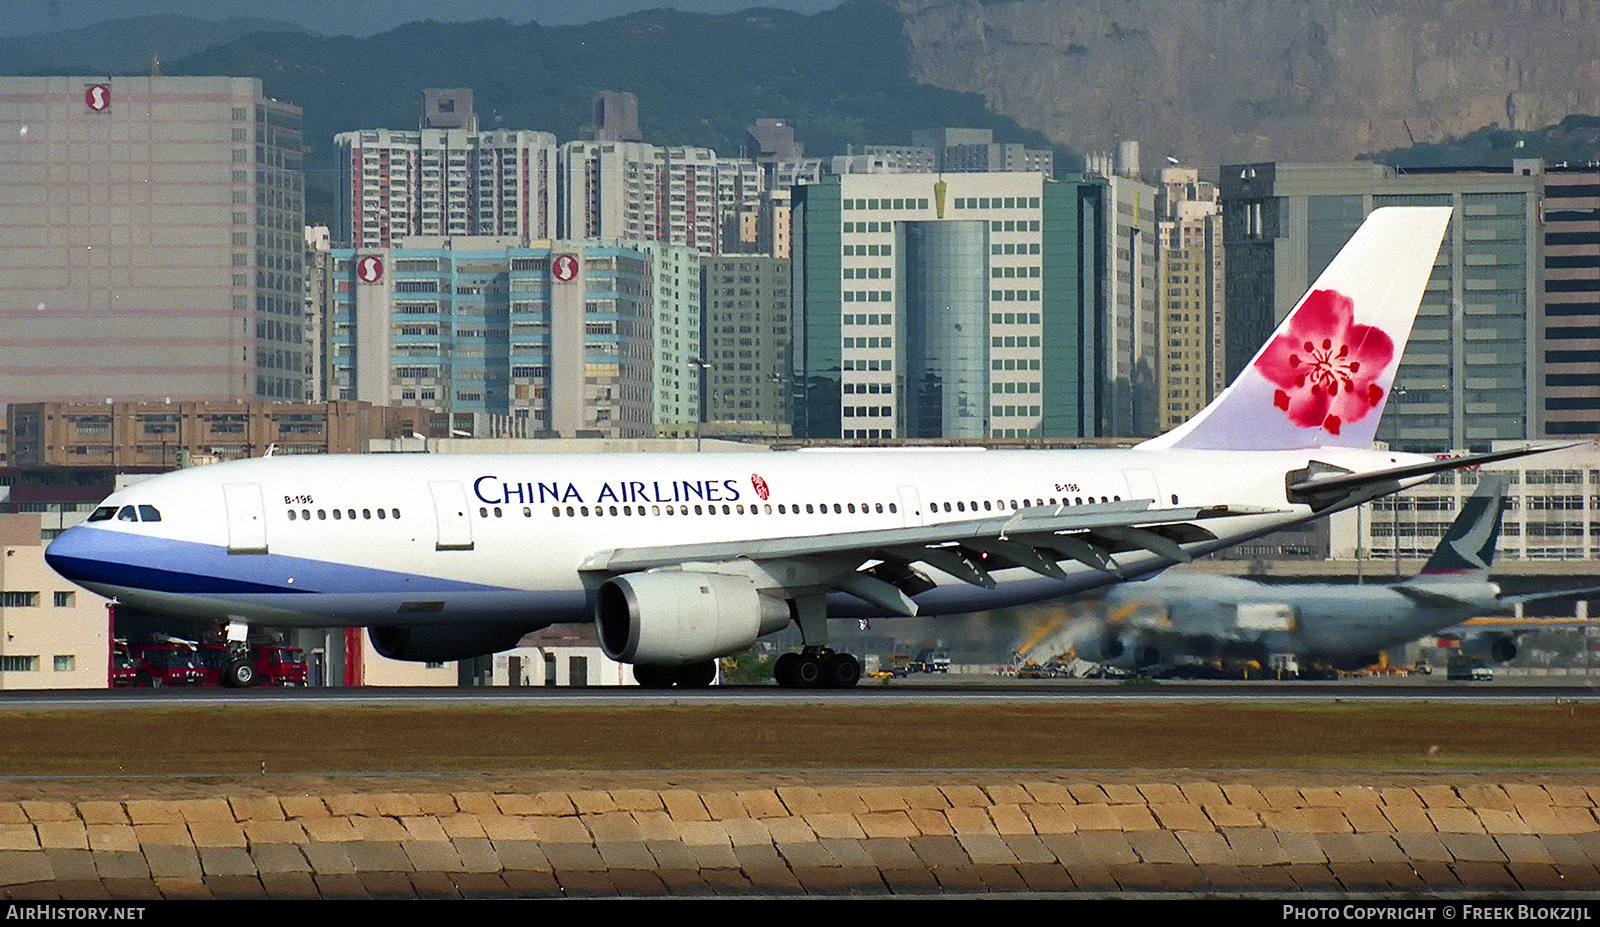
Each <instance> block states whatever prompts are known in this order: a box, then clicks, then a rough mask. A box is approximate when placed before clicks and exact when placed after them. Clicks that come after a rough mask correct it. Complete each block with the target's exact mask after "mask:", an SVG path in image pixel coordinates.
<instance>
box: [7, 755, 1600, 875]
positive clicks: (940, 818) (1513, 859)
mask: <svg viewBox="0 0 1600 927" xmlns="http://www.w3.org/2000/svg"><path fill="white" fill-rule="evenodd" d="M563 782H564V783H565V784H564V786H563V785H562V784H561V783H563ZM13 791H14V792H15V793H16V794H15V796H8V797H6V798H4V799H0V897H4V898H10V899H51V898H64V899H74V900H87V899H122V900H135V899H170V898H213V897H214V898H252V897H261V898H318V897H320V898H367V897H502V896H519V897H530V896H532V897H538V896H563V895H565V896H663V895H724V894H727V895H739V894H757V895H780V896H801V895H840V894H870V895H887V894H895V895H900V894H904V895H938V894H957V893H959V894H968V893H974V892H980V893H987V892H998V893H1012V892H1048V893H1083V894H1090V895H1105V894H1111V893H1127V892H1178V893H1187V894H1228V895H1231V894H1236V893H1266V894H1282V893H1291V892H1293V893H1298V892H1303V891H1309V892H1317V893H1341V892H1396V891H1399V892H1432V893H1441V892H1445V893H1448V892H1527V893H1536V894H1539V895H1548V894H1551V893H1581V894H1584V895H1589V896H1595V897H1600V817H1597V809H1600V774H1595V775H1523V774H1507V775H1494V774H1461V775H1449V774H1444V775H1439V774H1435V775H1428V776H1422V775H1415V776H1407V775H1399V774H1395V775H1368V774H1351V775H1348V776H1342V777H1340V776H1330V775H1326V774H1310V773H1308V774H1304V775H1297V774H1293V773H1280V774H1266V773H1246V772H1241V773H1238V774H1236V775H1230V774H1226V773H1199V772H1196V773H1186V772H1177V773H1173V772H1160V773H1142V774H1141V773H1111V774H1103V775H1102V774H1093V773H1084V772H1072V773H1062V774H1059V775H1053V774H1046V773H1037V772H1035V773H1022V774H1008V773H1003V772H995V773H970V774H956V773H951V774H920V775H906V776H893V775H889V774H878V775H868V774H863V775H860V776H855V777H852V776H849V775H846V774H836V775H831V776H828V775H817V776H807V775H806V774H802V773H788V774H784V775H782V776H763V775H760V774H755V773H751V774H743V775H741V774H729V775H719V776H717V777H716V778H715V779H706V780H705V781H694V780H693V777H684V776H682V775H675V776H671V777H669V776H666V775H662V776H659V777H656V778H655V779H654V780H652V779H650V778H649V777H641V776H631V777H613V778H612V779H609V780H607V779H605V778H604V777H596V776H594V775H593V774H582V775H573V776H571V777H569V778H567V779H565V780H560V779H559V778H557V777H553V776H547V777H546V781H541V782H538V783H527V782H525V783H505V782H496V781H495V780H491V779H488V778H486V777H472V778H463V779H460V780H448V779H444V780H430V781H420V780H390V781H379V780H371V781H365V782H362V783H359V784H352V783H350V782H343V783H341V782H340V781H339V780H318V781H316V782H295V781H293V780H281V781H266V780H263V781H258V782H253V783H238V784H230V783H227V782H220V783H219V782H205V783H198V782H195V783H186V784H184V785H183V786H181V787H177V786H172V787H167V788H165V789H163V788H159V787H152V786H150V785H148V784H139V785H136V786H134V787H130V788H129V789H127V790H124V791H121V792H119V791H118V789H117V788H115V787H114V784H108V783H105V782H98V781H89V782H87V784H81V785H80V784H74V783H58V784H56V785H55V786H54V787H51V788H39V787H34V788H28V789H14V790H13Z"/></svg>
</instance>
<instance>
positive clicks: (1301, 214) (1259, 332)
mask: <svg viewBox="0 0 1600 927" xmlns="http://www.w3.org/2000/svg"><path fill="white" fill-rule="evenodd" d="M1221 181H1222V183H1221V186H1222V209H1223V237H1224V243H1225V246H1226V248H1227V252H1228V262H1227V274H1226V276H1227V285H1226V286H1227V313H1228V322H1227V334H1226V339H1227V360H1228V373H1229V377H1230V379H1231V377H1232V376H1233V375H1235V374H1237V373H1238V371H1239V370H1240V369H1241V368H1242V367H1243V366H1244V365H1245V364H1247V363H1249V362H1250V359H1251V358H1252V357H1254V356H1255V352H1256V350H1257V349H1258V348H1259V347H1260V346H1261V345H1262V344H1263V343H1265V341H1266V339H1267V338H1268V337H1269V336H1270V335H1271V333H1272V331H1273V329H1274V328H1275V327H1276V326H1277V324H1278V321H1279V320H1280V319H1282V318H1283V316H1285V315H1286V314H1287V313H1288V311H1289V310H1290V309H1291V308H1292V307H1293V306H1294V303H1295V301H1296V300H1298V299H1299V298H1300V296H1301V295H1302V294H1303V293H1304V292H1305V291H1306V289H1307V288H1308V287H1309V286H1310V284H1311V283H1312V282H1313V281H1314V280H1315V279H1316V277H1317V275H1318V274H1319V273H1321V272H1322V270H1323V268H1325V267H1326V266H1327V265H1328V262H1329V261H1331V260H1332V259H1333V256H1334V255H1335V254H1337V253H1338V251H1339V249H1340V248H1342V247H1343V246H1344V244H1345V242H1346V241H1348V240H1349V238H1350V236H1351V235H1352V234H1353V233H1354V232H1355V230H1356V228H1357V227H1359V226H1360V225H1361V222H1362V220H1363V219H1365V217H1366V215H1367V214H1368V213H1369V212H1371V211H1372V210H1373V209H1376V208H1379V207H1382V206H1405V205H1418V206H1452V207H1454V209H1455V213H1454V216H1453V217H1452V219H1451V222H1450V227H1449V229H1448V230H1447V232H1446V235H1445V240H1444V243H1443V245H1442V246H1441V247H1440V249H1439V255H1438V258H1437V260H1436V262H1435V264H1434V269H1433V274H1432V276H1431V278H1430V279H1429V282H1428V287H1427V289H1426V291H1425V292H1424V295H1423V299H1422V305H1421V308H1420V309H1419V310H1418V313H1417V319H1416V322H1415V324H1414V325H1413V326H1412V331H1411V338H1410V341H1409V343H1408V344H1407V345H1406V350H1405V354H1404V355H1403V356H1402V358H1401V362H1400V366H1399V368H1398V371H1397V373H1396V375H1395V381H1394V387H1393V390H1392V392H1391V395H1390V398H1389V403H1388V407H1387V409H1386V411H1385V413H1384V418H1383V423H1382V426H1381V427H1380V428H1379V431H1378V438H1379V440H1382V441H1387V442H1389V444H1390V445H1391V446H1394V447H1396V448H1398V449H1402V450H1416V451H1442V450H1450V449H1464V448H1465V449H1473V450H1480V449H1483V450H1487V449H1488V447H1489V446H1490V444H1491V443H1492V442H1493V441H1495V440H1510V439H1525V438H1534V437H1538V436H1539V435H1541V434H1542V426H1541V419H1542V416H1543V409H1544V405H1543V402H1541V401H1540V398H1539V389H1540V383H1539V376H1538V370H1539V364H1540V358H1539V356H1538V354H1539V345H1540V342H1541V334H1542V332H1541V325H1540V316H1541V312H1540V307H1541V304H1542V297H1543V295H1544V294H1543V292H1542V286H1541V280H1540V278H1541V272H1542V268H1541V261H1540V258H1539V254H1540V249H1541V246H1542V241H1541V238H1542V232H1541V231H1540V217H1539V209H1540V203H1539V200H1540V194H1541V192H1542V190H1543V186H1544V176H1543V168H1542V165H1541V164H1540V162H1538V161H1537V160H1519V161H1516V162H1515V163H1514V164H1513V165H1512V167H1511V169H1510V170H1502V171H1489V170H1441V171H1422V170H1407V171H1405V172H1399V171H1396V170H1394V169H1393V168H1388V167H1384V166H1382V165H1378V164H1366V163H1360V162H1356V163H1348V164H1245V165H1233V166H1227V167H1224V168H1223V169H1222V174H1221Z"/></svg>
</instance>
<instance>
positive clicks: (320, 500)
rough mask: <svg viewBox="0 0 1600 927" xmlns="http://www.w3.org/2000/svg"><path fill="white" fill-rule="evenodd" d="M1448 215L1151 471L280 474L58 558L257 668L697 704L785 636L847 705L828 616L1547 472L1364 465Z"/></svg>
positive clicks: (631, 462) (1021, 459)
mask: <svg viewBox="0 0 1600 927" xmlns="http://www.w3.org/2000/svg"><path fill="white" fill-rule="evenodd" d="M1449 218H1450V210H1449V209H1448V208H1391V209H1381V210H1378V211H1376V212H1374V213H1373V214H1372V215H1371V216H1370V217H1369V218H1368V219H1367V221H1366V222H1365V224H1363V225H1362V227H1361V228H1360V229H1359V230H1358V231H1357V232H1356V234H1355V236H1354V237H1353V238H1352V239H1351V241H1350V242H1349V244H1348V245H1346V247H1345V248H1344V250H1343V251H1342V252H1341V253H1340V254H1339V255H1338V256H1337V257H1336V258H1335V260H1334V261H1333V263H1332V264H1330V265H1329V267H1328V269H1327V270H1326V272H1324V273H1323V274H1322V276H1321V277H1320V278H1319V279H1318V281H1317V283H1316V285H1315V286H1314V288H1313V290H1312V291H1311V292H1310V293H1308V294H1307V295H1306V297H1304V298H1303V299H1302V300H1301V302H1300V304H1299V305H1298V306H1297V307H1296V308H1295V311H1294V312H1293V313H1291V315H1290V316H1289V317H1288V318H1287V319H1286V320H1285V321H1284V323H1283V325H1282V326H1281V327H1280V328H1279V329H1278V331H1277V333H1276V334H1275V335H1274V337H1273V339H1272V340H1271V342H1269V344H1268V345H1267V346H1265V347H1264V348H1262V350H1261V352H1260V353H1259V354H1257V356H1256V358H1255V360H1254V361H1253V362H1252V364H1251V365H1250V367H1249V368H1248V369H1246V371H1245V372H1244V373H1243V374H1241V375H1240V377H1239V378H1238V380H1236V381H1235V382H1234V384H1233V385H1232V386H1231V387H1230V388H1229V389H1228V390H1227V391H1226V392H1225V393H1223V395H1222V396H1220V397H1218V399H1217V400H1216V401H1215V402H1213V403H1212V404H1211V405H1210V406H1208V407H1207V408H1206V409H1205V410H1204V411H1202V412H1201V413H1200V414H1199V415H1198V416H1196V417H1195V418H1194V419H1193V420H1191V421H1190V422H1188V423H1187V424H1185V425H1184V426H1182V427H1180V428H1178V429H1176V430H1175V431H1172V432H1170V433H1168V434H1166V435H1163V436H1161V437H1158V438H1155V439H1153V440H1150V441H1147V442H1145V443H1143V444H1141V445H1139V446H1137V447H1134V448H1129V449H1120V450H1065V451H973V450H870V451H867V450H843V451H801V452H795V453H779V454H772V453H760V454H706V455H701V454H566V455H505V456H443V455H353V456H331V457H272V458H261V459H254V460H244V461H236V462H233V463H227V464H221V465H217V466H209V467H198V468H194V469H190V470H184V471H181V472H177V473H173V474H170V475H166V476H162V477H159V478H156V479H152V480H148V481H146V482H143V483H140V484H138V485H137V486H134V487H131V488H129V489H126V490H123V491H121V492H118V493H116V494H115V495H113V496H112V497H110V498H109V499H107V500H106V501H105V503H104V504H103V505H102V506H101V507H100V508H98V509H97V510H96V511H95V512H94V514H92V515H91V516H90V517H89V520H88V521H87V522H86V523H84V524H83V525H80V526H78V527H75V528H71V529H69V530H67V531H65V532H63V533H62V534H61V535H60V537H58V538H57V539H56V540H55V541H54V542H53V543H52V544H51V545H50V547H49V549H48V551H47V553H46V557H47V559H48V560H49V562H50V563H51V565H52V566H54V567H55V569H56V570H58V571H59V572H60V573H61V574H62V575H63V576H66V577H67V578H68V579H71V580H72V581H74V582H76V583H78V584H80V585H82V586H84V587H85V588H88V589H91V590H93V591H95V592H98V593H101V594H102V595H106V596H112V597H115V598H116V599H117V600H118V601H119V602H121V603H123V604H125V605H129V606H133V607H136V608H138V609H141V610H145V611H148V612H153V613H156V614H160V615H170V616H175V617H182V618H188V619H200V620H204V621H213V622H216V623H218V624H219V625H222V626H225V627H226V629H227V635H228V638H229V640H230V641H231V642H233V643H235V644H236V645H237V644H239V643H240V642H242V641H243V638H244V633H245V632H246V631H247V630H248V625H249V624H251V623H257V624H263V625H269V626H277V627H330V626H342V627H367V628H369V629H370V635H371V638H372V641H373V643H374V646H375V647H376V649H377V650H378V651H379V652H380V653H382V654H384V655H386V656H390V657H395V658H399V659H408V660H427V661H439V660H451V659H463V658H467V657H471V656H477V655H482V654H486V653H492V652H495V651H499V650H504V649H507V648H510V647H512V646H514V645H515V644H516V642H517V641H518V640H519V639H520V638H521V637H522V636H523V635H524V634H526V633H528V632H530V631H533V630H536V629H538V628H541V627H545V626H547V625H550V624H553V623H557V622H584V621H594V622H596V624H597V626H598V632H599V637H600V641H601V645H602V647H603V648H604V650H605V652H606V653H607V654H608V655H609V656H611V657H612V658H614V659H617V660H621V661H624V662H628V663H632V664H634V674H635V677H636V678H637V679H638V680H639V681H640V682H641V683H643V684H645V685H651V686H666V685H674V684H676V685H681V686H694V685H703V684H706V683H708V682H709V681H710V680H711V678H712V677H713V676H714V674H715V662H714V660H715V658H716V657H719V656H722V655H726V654H731V653H737V652H739V651H742V650H744V649H746V648H748V647H749V646H751V644H752V643H754V642H755V641H756V639H757V638H759V637H761V636H762V635H764V634H770V633H772V632H774V631H778V630H779V629H781V628H784V627H786V626H787V625H789V624H790V623H791V622H793V623H795V624H797V625H798V626H799V629H800V631H801V635H802V640H803V643H804V647H803V649H802V650H801V651H800V652H799V653H791V654H786V655H785V656H784V657H783V658H781V659H780V661H779V664H778V667H777V677H778V680H779V682H780V684H783V685H786V686H795V687H812V686H839V687H842V686H850V685H854V684H855V682H856V681H857V679H858V678H859V676H860V663H859V662H858V661H857V660H856V658H855V657H853V656H851V655H850V654H846V653H838V652H835V651H833V650H832V649H830V648H829V647H828V646H827V619H829V618H858V617H877V616H895V615H940V614H958V613H967V612H973V611H979V610H987V609H993V608H997V607H1001V606H1006V605H1014V604H1019V603H1024V602H1032V601H1038V600H1042V599H1047V598H1052V597H1057V596H1062V595H1069V594H1072V593H1076V592H1082V591H1084V590H1087V589H1091V588H1095V587H1099V586H1104V585H1107V584H1110V583H1113V582H1117V581H1119V580H1121V579H1124V578H1129V577H1137V576H1141V575H1147V574H1150V573H1153V572H1155V571H1158V570H1161V569H1162V568H1164V567H1166V566H1169V565H1171V564H1173V563H1175V562H1180V561H1186V560H1189V559H1191V558H1192V557H1194V556H1196V555H1198V554H1204V553H1208V552H1210V551H1214V550H1217V549H1219V548H1222V547H1226V546H1228V545H1231V544H1235V543H1238V542H1239V541H1242V540H1245V539H1247V538H1251V537H1256V536H1259V535H1262V534H1265V533H1267V532H1270V531H1273V530H1275V529H1278V528H1282V527H1285V526H1287V525H1291V524H1294V523H1297V522H1303V521H1306V520H1308V519H1311V518H1315V517H1318V516H1319V515H1322V514H1325V513H1327V512H1330V511H1333V510H1336V509H1340V508H1344V507H1348V506H1350V505H1354V504H1357V503H1359V502H1362V501H1365V500H1367V499H1371V498H1374V497H1376V496H1379V495H1383V494H1386V493H1390V492H1394V491H1396V490H1398V489H1400V488H1402V487H1404V486H1409V485H1412V484H1415V483H1418V482H1421V481H1423V480H1424V479H1426V478H1427V477H1428V476H1429V475H1430V474H1432V473H1435V472H1438V471H1440V470H1444V469H1449V468H1453V467H1457V466H1464V465H1470V464H1473V463H1478V462H1482V461H1484V460H1488V459H1502V458H1505V457H1511V456H1517V455H1519V454H1522V453H1529V452H1531V451H1529V450H1526V449H1523V450H1518V451H1512V452H1501V453H1499V454H1496V455H1484V456H1480V457H1475V458H1459V459H1455V460H1447V461H1439V460H1435V459H1434V458H1432V457H1424V456H1419V455H1414V454H1400V453H1391V452H1388V451H1381V450H1374V449H1373V448H1372V439H1373V434H1374V432H1375V430H1376V428H1377V424H1378V419H1379V416H1380V415H1381V413H1382V411H1383V406H1384V402H1385V400H1386V399H1387V398H1388V393H1389V387H1390V384H1391V383H1392V381H1393V378H1394V370H1395V366H1396V364H1398V362H1399V360H1400V354H1401V351H1402V350H1403V348H1404V345H1405V340H1406V338H1407V336H1408V335H1409V333H1410V328H1411V323H1412V320H1413V318H1414V317H1415V314H1416V310H1417V305H1418V303H1419V301H1420V299H1421V295H1422V291H1423V287H1424V285H1425V284H1426V282H1427V279H1428V276H1429V274H1430V272H1431V270H1432V267H1433V264H1434V260H1435V255H1436V254H1437V252H1438V248H1439V243H1440V240H1441V238H1442V236H1443V233H1444V229H1445V226H1446V224H1447V223H1448V221H1449ZM224 678H225V679H228V680H230V681H231V682H232V683H234V684H248V683H249V666H248V663H245V662H244V661H233V662H231V663H230V664H229V666H228V667H227V672H225V674H224Z"/></svg>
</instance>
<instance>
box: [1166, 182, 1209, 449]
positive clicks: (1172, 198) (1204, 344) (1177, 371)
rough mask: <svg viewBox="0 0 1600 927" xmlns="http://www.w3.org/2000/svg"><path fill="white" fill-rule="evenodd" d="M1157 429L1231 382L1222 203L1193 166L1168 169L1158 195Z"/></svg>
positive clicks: (1184, 417)
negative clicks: (1225, 350)
mask: <svg viewBox="0 0 1600 927" xmlns="http://www.w3.org/2000/svg"><path fill="white" fill-rule="evenodd" d="M1156 204H1157V220H1156V235H1157V237H1158V239H1159V241H1158V248H1157V252H1156V254H1157V261H1158V275H1157V286H1158V287H1159V291H1158V293H1157V297H1156V303H1157V306H1156V320H1157V321H1156V332H1157V341H1158V343H1157V347H1156V355H1157V357H1158V363H1157V368H1156V407H1157V409H1158V413H1157V416H1158V418H1157V422H1156V426H1157V427H1156V430H1157V431H1167V430H1169V429H1172V428H1175V427H1177V426H1178V425H1181V424H1183V423H1184V422H1186V421H1188V420H1189V419H1191V418H1193V417H1194V416H1195V415H1196V414H1197V413H1199V411H1200V410H1201V409H1203V408H1205V406H1206V404H1207V403H1209V402H1210V401H1211V400H1212V399H1213V398H1214V397H1215V396H1216V395H1217V394H1218V393H1220V392H1221V391H1222V390H1223V388H1224V387H1226V386H1227V381H1226V379H1225V378H1224V376H1223V364H1222V342H1223V332H1224V330H1225V327H1224V326H1225V322H1226V320H1225V319H1224V313H1223V305H1224V304H1223V277H1224V274H1223V251H1222V205H1221V200H1220V196H1219V191H1218V189H1217V186H1216V185H1215V184H1212V183H1207V182H1205V181H1202V180H1200V177H1199V172H1198V171H1196V170H1194V169H1193V168H1177V167H1174V168H1167V169H1165V170H1163V171H1162V172H1161V184H1160V187H1159V192H1158V194H1157V199H1156Z"/></svg>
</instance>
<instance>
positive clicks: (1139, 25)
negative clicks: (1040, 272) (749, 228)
mask: <svg viewBox="0 0 1600 927" xmlns="http://www.w3.org/2000/svg"><path fill="white" fill-rule="evenodd" d="M897 2H898V3H899V6H900V8H901V12H902V13H903V14H904V16H905V24H906V25H905V28H906V34H907V36H908V37H909V38H910V40H911V44H912V48H913V62H914V64H913V66H914V75H915V77H916V78H917V79H918V80H920V81H923V82H925V83H929V84H933V85H935V86H939V87H946V88H949V89H952V90H962V91H970V92H973V93H979V94H982V95H983V96H984V97H985V98H986V99H987V100H988V101H989V103H990V105H991V106H992V107H994V108H995V109H996V110H998V111H999V112H1001V113H1004V114H1006V115H1008V116H1011V117H1012V118H1014V119H1016V120H1017V121H1018V122H1019V123H1021V124H1023V125H1024V126H1028V127H1031V128H1037V129H1039V130H1041V131H1044V132H1045V133H1046V134H1048V135H1049V136H1050V137H1051V138H1052V139H1053V140H1055V141H1056V142H1058V143H1061V144H1064V145H1069V146H1071V147H1072V148H1075V149H1077V150H1078V151H1082V152H1097V151H1110V150H1113V149H1114V148H1115V146H1116V143H1117V142H1118V141H1119V140H1122V139H1136V140H1138V141H1140V142H1141V143H1142V148H1143V151H1144V160H1145V162H1146V163H1145V166H1146V167H1147V168H1149V167H1153V166H1155V164H1158V163H1160V162H1162V161H1163V159H1164V157H1165V156H1171V157H1175V158H1178V159H1180V160H1182V161H1183V162H1184V163H1187V164H1194V165H1197V166H1208V165H1217V164H1226V163H1238V162H1244V161H1257V160H1263V161H1264V160H1286V161H1287V160H1344V159H1348V158H1350V157H1353V156H1354V155H1357V154H1360V153H1363V152H1371V151H1379V150H1384V149H1389V148H1396V147H1403V146H1405V145H1408V144H1410V143H1411V141H1412V139H1413V138H1414V139H1415V140H1416V141H1418V142H1422V141H1439V140H1442V139H1444V138H1446V137H1449V136H1454V135H1463V134H1465V133H1467V132H1470V131H1472V130H1474V129H1477V128H1480V127H1483V126H1486V125H1489V124H1492V123H1497V124H1499V125H1501V126H1503V127H1506V128H1516V129H1527V128H1538V127H1542V126H1545V125H1548V124H1550V123H1554V122H1557V121H1559V120H1560V119H1561V118H1562V117H1563V116H1566V115H1568V114H1569V113H1600V0H1365V2H1360V0H998V2H981V0H897Z"/></svg>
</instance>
